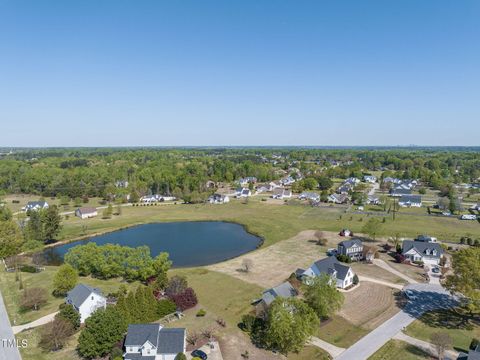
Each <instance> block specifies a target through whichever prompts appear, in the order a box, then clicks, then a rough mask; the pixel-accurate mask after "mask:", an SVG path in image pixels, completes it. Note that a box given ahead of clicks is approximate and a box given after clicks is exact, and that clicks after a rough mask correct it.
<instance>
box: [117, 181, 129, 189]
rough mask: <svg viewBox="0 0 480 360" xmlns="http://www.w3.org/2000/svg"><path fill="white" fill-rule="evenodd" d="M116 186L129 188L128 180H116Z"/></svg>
mask: <svg viewBox="0 0 480 360" xmlns="http://www.w3.org/2000/svg"><path fill="white" fill-rule="evenodd" d="M115 187H117V188H123V189H126V188H128V181H127V180H117V181H115Z"/></svg>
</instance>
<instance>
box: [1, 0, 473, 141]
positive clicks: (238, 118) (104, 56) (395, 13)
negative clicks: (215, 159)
mask: <svg viewBox="0 0 480 360" xmlns="http://www.w3.org/2000/svg"><path fill="white" fill-rule="evenodd" d="M478 19H480V1H477V0H471V1H461V0H459V1H451V0H424V1H418V0H401V1H400V0H397V1H385V0H376V1H369V0H362V1H358V0H351V1H342V0H331V1H320V0H314V1H307V0H304V1H298V0H297V1H294V0H292V1H284V0H275V1H273V0H272V1H264V0H263V1H262V0H251V1H249V0H243V1H210V0H202V1H198V0H191V1H186V0H185V1H160V0H158V1H146V0H142V1H133V0H131V1H123V0H112V1H107V0H82V1H80V0H77V1H65V0H58V1H50V0H42V1H37V0H32V1H22V0H0V135H1V136H0V146H113V145H123V146H133V145H159V146H162V145H165V146H170V145H409V144H417V145H480V144H479V141H478V138H479V137H478V136H479V134H480V121H479V120H480V21H479V20H478Z"/></svg>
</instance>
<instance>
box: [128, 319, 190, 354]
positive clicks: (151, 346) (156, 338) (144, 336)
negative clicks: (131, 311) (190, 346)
mask: <svg viewBox="0 0 480 360" xmlns="http://www.w3.org/2000/svg"><path fill="white" fill-rule="evenodd" d="M186 339H187V331H186V329H184V328H165V327H163V326H162V325H160V324H130V325H128V330H127V336H126V337H125V342H124V346H125V354H124V355H123V358H124V359H125V360H174V359H175V357H176V356H177V354H178V353H186V348H187V346H186Z"/></svg>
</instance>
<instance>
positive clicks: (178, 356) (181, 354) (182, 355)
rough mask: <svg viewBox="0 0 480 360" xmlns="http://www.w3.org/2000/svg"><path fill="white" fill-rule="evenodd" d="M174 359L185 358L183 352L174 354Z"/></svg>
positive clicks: (180, 359)
mask: <svg viewBox="0 0 480 360" xmlns="http://www.w3.org/2000/svg"><path fill="white" fill-rule="evenodd" d="M174 360H187V357H186V356H185V354H184V353H178V354H177V355H176V356H175V359H174Z"/></svg>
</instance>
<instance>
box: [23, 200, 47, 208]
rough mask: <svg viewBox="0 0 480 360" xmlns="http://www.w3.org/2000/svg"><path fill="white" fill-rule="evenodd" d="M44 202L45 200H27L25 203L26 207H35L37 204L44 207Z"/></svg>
mask: <svg viewBox="0 0 480 360" xmlns="http://www.w3.org/2000/svg"><path fill="white" fill-rule="evenodd" d="M46 204H47V202H46V201H29V202H28V203H27V207H35V206H37V205H38V206H40V207H44V206H45V205H46Z"/></svg>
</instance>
